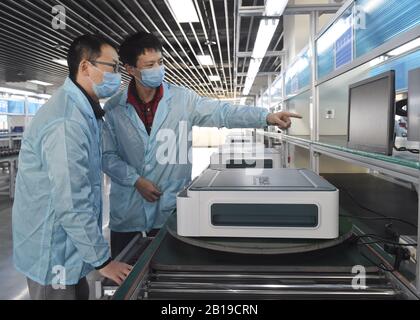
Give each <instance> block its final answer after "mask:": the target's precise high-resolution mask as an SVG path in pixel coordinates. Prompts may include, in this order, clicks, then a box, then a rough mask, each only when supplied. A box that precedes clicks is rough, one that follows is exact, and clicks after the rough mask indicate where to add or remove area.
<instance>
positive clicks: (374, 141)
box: [348, 70, 395, 155]
mask: <svg viewBox="0 0 420 320" xmlns="http://www.w3.org/2000/svg"><path fill="white" fill-rule="evenodd" d="M394 125H395V72H394V71H393V70H392V71H388V72H385V73H382V74H380V75H377V76H375V77H372V78H369V79H366V80H363V81H360V82H357V83H355V84H353V85H351V86H350V88H349V123H348V147H349V148H352V149H356V150H361V151H366V152H374V153H381V154H385V155H392V149H393V147H394Z"/></svg>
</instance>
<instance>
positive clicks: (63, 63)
mask: <svg viewBox="0 0 420 320" xmlns="http://www.w3.org/2000/svg"><path fill="white" fill-rule="evenodd" d="M53 62H55V63H58V64H60V65H62V66H65V67H68V64H67V60H65V59H53Z"/></svg>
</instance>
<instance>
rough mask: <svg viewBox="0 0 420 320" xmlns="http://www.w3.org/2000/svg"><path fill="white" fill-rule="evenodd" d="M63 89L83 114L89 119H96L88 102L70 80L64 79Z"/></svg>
mask: <svg viewBox="0 0 420 320" xmlns="http://www.w3.org/2000/svg"><path fill="white" fill-rule="evenodd" d="M63 88H64V90H65V91H67V92H68V93H69V96H70V97H72V98H73V99H74V100H76V104H75V105H76V107H77V108H78V109H79V110H80V111H81V112H83V114H86V115H87V116H88V117H89V118H91V119H96V117H95V114H94V112H93V110H92V106H91V104H90V102H89V100H88V99H87V98H86V96H85V95H84V93H83V92H82V91H80V89H79V88H78V87H77V86H76V85H75V84H74V82H73V81H72V80H71V79H70V78H67V79H66V81H65V82H64V87H63Z"/></svg>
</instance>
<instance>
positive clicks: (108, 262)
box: [95, 258, 112, 270]
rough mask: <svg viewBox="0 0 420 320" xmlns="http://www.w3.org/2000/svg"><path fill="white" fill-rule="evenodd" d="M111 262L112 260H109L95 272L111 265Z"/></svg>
mask: <svg viewBox="0 0 420 320" xmlns="http://www.w3.org/2000/svg"><path fill="white" fill-rule="evenodd" d="M111 261H112V258H109V259H108V260H107V261H106V262H105V263H104V264H103V265H101V266H99V267H97V268H95V270H101V269H103V268H105V267H106V266H107V265H109V264H110V263H111Z"/></svg>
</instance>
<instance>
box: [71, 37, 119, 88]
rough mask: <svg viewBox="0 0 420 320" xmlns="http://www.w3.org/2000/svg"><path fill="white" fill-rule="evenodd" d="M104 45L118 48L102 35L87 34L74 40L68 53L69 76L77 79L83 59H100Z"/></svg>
mask: <svg viewBox="0 0 420 320" xmlns="http://www.w3.org/2000/svg"><path fill="white" fill-rule="evenodd" d="M104 45H108V46H111V47H112V48H114V49H116V48H115V46H114V45H113V44H112V43H111V42H110V41H109V40H107V39H106V38H105V37H103V36H101V35H92V34H86V35H83V36H80V37H78V38H76V39H75V40H74V41H73V43H72V44H71V45H70V49H69V51H68V54H67V63H68V66H69V76H70V78H71V79H72V80H76V77H77V72H78V70H79V65H80V62H81V61H82V60H83V59H86V60H89V61H92V60H96V59H98V58H99V57H100V56H101V52H102V47H103V46H104Z"/></svg>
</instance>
